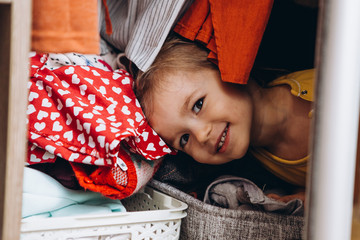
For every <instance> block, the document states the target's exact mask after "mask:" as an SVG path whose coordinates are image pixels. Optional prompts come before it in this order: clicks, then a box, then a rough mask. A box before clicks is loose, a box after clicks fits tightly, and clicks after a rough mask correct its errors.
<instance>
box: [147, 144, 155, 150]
mask: <svg viewBox="0 0 360 240" xmlns="http://www.w3.org/2000/svg"><path fill="white" fill-rule="evenodd" d="M146 150H147V151H155V150H156V149H155V147H154V143H149V144H148V145H147V147H146Z"/></svg>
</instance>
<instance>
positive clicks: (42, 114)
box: [37, 110, 49, 120]
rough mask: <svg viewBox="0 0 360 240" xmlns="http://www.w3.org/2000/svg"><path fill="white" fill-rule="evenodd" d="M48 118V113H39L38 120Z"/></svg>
mask: <svg viewBox="0 0 360 240" xmlns="http://www.w3.org/2000/svg"><path fill="white" fill-rule="evenodd" d="M48 116H49V114H48V113H47V112H45V111H42V110H40V111H39V112H38V115H37V119H38V120H42V119H43V118H46V117H48Z"/></svg>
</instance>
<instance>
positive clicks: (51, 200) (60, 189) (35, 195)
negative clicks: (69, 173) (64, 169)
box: [22, 167, 126, 218]
mask: <svg viewBox="0 0 360 240" xmlns="http://www.w3.org/2000/svg"><path fill="white" fill-rule="evenodd" d="M22 202H23V204H22V217H23V218H27V217H31V216H37V217H55V216H57V217H59V216H62V217H63V216H74V215H84V214H91V215H93V214H106V213H111V212H126V209H125V207H124V206H123V205H122V203H121V201H120V200H113V199H109V198H106V197H104V196H103V195H101V194H100V193H96V192H91V191H82V190H71V189H68V188H66V187H64V186H63V185H61V184H60V183H59V182H58V181H56V180H55V179H54V178H52V177H50V176H49V175H47V174H45V173H43V172H40V171H38V170H35V169H32V168H28V167H25V170H24V185H23V201H22Z"/></svg>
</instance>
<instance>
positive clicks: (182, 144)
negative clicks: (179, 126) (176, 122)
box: [180, 134, 189, 148]
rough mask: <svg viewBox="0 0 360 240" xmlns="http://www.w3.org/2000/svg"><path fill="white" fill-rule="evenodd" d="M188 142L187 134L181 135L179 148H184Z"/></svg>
mask: <svg viewBox="0 0 360 240" xmlns="http://www.w3.org/2000/svg"><path fill="white" fill-rule="evenodd" d="M188 140H189V134H184V135H182V136H181V138H180V147H181V148H184V147H185V145H186V144H187V142H188Z"/></svg>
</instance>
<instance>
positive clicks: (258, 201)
mask: <svg viewBox="0 0 360 240" xmlns="http://www.w3.org/2000/svg"><path fill="white" fill-rule="evenodd" d="M204 202H205V203H208V204H211V205H215V206H219V207H223V208H229V209H238V210H260V211H265V212H274V213H281V214H285V215H296V216H302V215H303V214H304V205H303V202H302V201H301V200H300V199H293V200H291V201H289V202H287V203H284V202H280V201H278V200H275V199H272V198H269V197H267V196H266V195H265V193H264V192H263V191H262V190H261V189H260V188H259V187H258V186H256V185H255V184H254V183H253V182H252V181H250V180H248V179H245V178H241V177H236V176H221V177H219V178H218V179H216V180H215V181H213V182H212V183H211V184H210V185H209V186H208V188H207V189H206V192H205V196H204Z"/></svg>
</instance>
